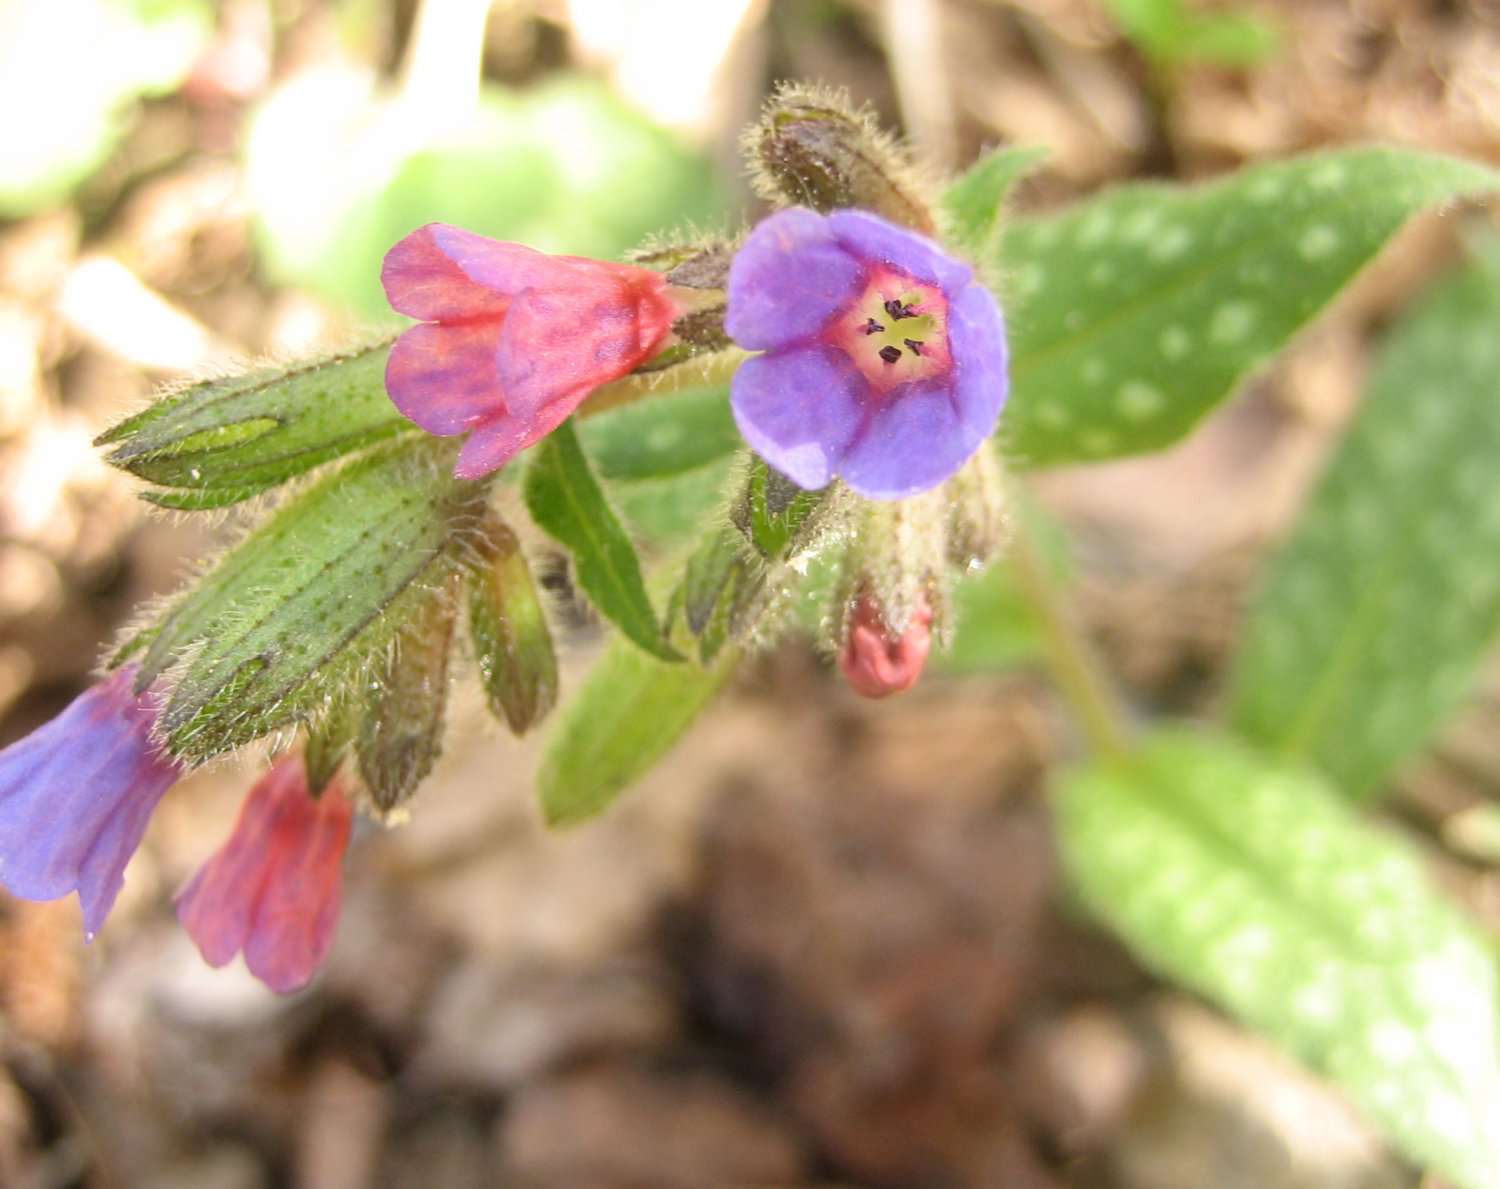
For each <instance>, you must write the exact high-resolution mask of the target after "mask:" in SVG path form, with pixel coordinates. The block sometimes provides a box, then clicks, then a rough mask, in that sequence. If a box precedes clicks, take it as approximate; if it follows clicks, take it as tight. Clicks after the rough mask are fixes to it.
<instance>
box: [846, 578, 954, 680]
mask: <svg viewBox="0 0 1500 1189" xmlns="http://www.w3.org/2000/svg"><path fill="white" fill-rule="evenodd" d="M931 650H932V608H931V607H930V606H929V605H928V604H927V603H926V602H925V601H923V602H922V603H920V604H919V605H918V607H917V608H916V610H915V611H913V612H912V615H911V617H910V619H909V620H908V621H907V624H906V626H905V628H904V629H903V630H901V631H900V632H899V633H898V632H897V631H894V630H892V628H891V627H890V626H889V625H888V624H887V623H886V621H885V616H884V615H883V614H882V613H881V610H880V607H879V606H878V605H877V604H876V602H875V600H874V598H872V597H871V596H870V595H869V594H868V593H866V594H861V595H860V596H859V598H858V599H857V601H856V602H855V605H854V614H853V616H852V617H851V618H850V621H849V636H848V639H847V640H845V642H844V650H843V652H842V653H840V655H839V668H840V669H842V670H843V671H844V676H845V678H847V679H848V682H849V686H850V688H851V689H853V690H854V692H855V693H857V694H859V695H860V696H861V697H865V698H887V697H890V695H891V694H899V693H903V692H905V691H906V690H909V689H910V688H911V687H912V686H914V685H915V684H916V683H917V678H919V677H920V676H922V669H923V667H924V666H925V665H926V664H927V654H928V653H929V652H930V651H931Z"/></svg>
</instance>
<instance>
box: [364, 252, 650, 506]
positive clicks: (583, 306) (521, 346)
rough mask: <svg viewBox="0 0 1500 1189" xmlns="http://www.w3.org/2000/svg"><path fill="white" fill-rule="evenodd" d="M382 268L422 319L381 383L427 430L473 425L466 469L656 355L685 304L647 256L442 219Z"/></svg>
mask: <svg viewBox="0 0 1500 1189" xmlns="http://www.w3.org/2000/svg"><path fill="white" fill-rule="evenodd" d="M380 279H381V282H382V283H383V284H384V285H385V291H386V296H387V297H388V298H389V300H390V303H391V305H392V307H393V308H395V309H396V310H398V311H399V312H401V313H403V314H409V315H411V316H412V317H413V318H420V319H422V320H423V324H422V325H420V326H414V327H412V328H411V329H410V330H408V331H406V332H405V333H404V334H403V335H402V336H401V337H400V338H399V339H398V340H397V341H396V345H395V346H394V347H393V348H392V349H391V356H390V360H389V362H388V363H387V364H386V373H385V385H386V391H387V392H388V393H389V394H390V397H391V400H392V402H393V403H394V404H395V406H396V408H398V409H399V410H400V411H401V413H402V415H403V416H405V417H407V418H409V419H410V420H412V421H414V422H416V424H417V425H419V426H421V427H422V428H423V429H425V430H426V431H427V432H428V433H432V434H437V435H438V436H440V437H451V436H453V435H455V434H461V433H467V434H468V435H469V438H468V440H467V441H466V442H465V443H464V445H463V449H462V451H461V452H460V454H459V456H458V464H457V466H455V467H454V474H456V475H457V476H458V477H459V478H461V479H477V478H480V477H481V476H483V475H487V474H489V472H491V471H493V470H495V469H496V468H498V467H500V466H502V465H504V464H505V463H506V462H507V461H509V459H511V458H512V457H513V456H514V455H516V454H518V453H519V452H520V451H521V450H524V449H525V448H526V447H527V446H530V445H531V444H532V443H534V442H536V441H539V440H540V439H541V438H543V437H545V436H546V435H547V434H549V433H551V432H552V431H553V430H554V429H556V428H557V427H558V426H559V425H560V424H562V422H563V421H565V420H566V419H567V417H568V416H569V414H571V413H572V412H573V410H574V409H576V408H577V407H578V406H579V405H580V404H581V403H582V402H583V400H584V398H585V397H587V396H588V395H589V393H591V392H592V391H593V390H594V389H596V388H598V387H599V386H600V385H601V384H605V383H608V382H609V381H610V380H616V379H619V378H620V377H621V376H623V375H625V374H627V373H628V372H631V371H633V370H634V369H635V368H636V367H638V366H639V365H640V364H642V363H644V362H645V361H646V360H648V359H650V358H651V357H652V356H654V355H655V354H656V353H657V352H658V351H659V350H660V349H661V347H662V344H663V343H664V341H665V340H666V338H667V336H668V335H669V334H670V333H671V330H672V322H673V320H674V319H675V318H676V317H677V316H678V312H679V311H678V309H677V306H676V305H675V304H674V303H673V301H672V300H671V298H670V297H669V296H668V294H667V284H666V281H665V279H664V278H663V277H662V275H661V274H660V273H655V272H652V271H651V270H650V269H645V268H637V267H635V266H634V265H629V264H615V263H612V262H610V261H607V260H589V259H586V258H584V257H581V256H548V255H545V254H544V253H541V252H537V251H534V250H533V249H531V248H527V247H524V246H522V245H521V244H512V243H502V242H500V241H498V240H492V239H487V238H486V237H485V236H482V235H476V234H475V233H474V232H472V231H465V230H463V228H461V227H451V226H449V225H448V224H446V223H429V224H428V225H427V226H425V227H420V228H418V229H417V230H416V231H413V232H412V233H411V234H410V235H408V236H407V237H406V238H405V239H403V240H401V241H400V242H399V243H398V244H396V246H395V247H393V248H392V249H391V250H390V251H389V252H388V253H386V257H385V264H384V266H383V267H382V269H381V273H380Z"/></svg>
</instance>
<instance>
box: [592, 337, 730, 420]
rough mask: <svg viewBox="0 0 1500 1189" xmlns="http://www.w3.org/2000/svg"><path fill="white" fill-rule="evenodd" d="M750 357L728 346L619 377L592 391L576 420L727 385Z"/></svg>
mask: <svg viewBox="0 0 1500 1189" xmlns="http://www.w3.org/2000/svg"><path fill="white" fill-rule="evenodd" d="M749 357H750V352H748V351H741V350H740V349H739V348H738V347H730V348H728V349H727V350H724V351H715V352H714V353H713V354H712V355H699V356H696V357H695V358H692V359H687V360H684V361H683V362H682V363H679V364H676V365H675V366H673V367H668V368H663V369H661V370H660V371H654V372H636V373H633V374H631V375H628V376H621V377H620V378H619V379H618V380H612V381H610V382H609V383H608V384H604V385H601V386H600V387H598V388H596V389H594V391H593V393H592V394H590V396H589V398H588V399H587V400H586V401H584V402H583V404H581V405H579V406H578V412H577V413H576V414H575V415H576V416H578V417H592V416H593V415H594V414H595V413H602V412H604V411H605V410H606V409H615V408H619V407H620V406H621V405H632V404H634V403H635V402H636V401H638V400H641V399H642V398H644V397H648V396H666V395H668V394H669V393H673V392H686V391H687V390H688V389H690V388H712V387H715V386H717V385H720V384H727V383H729V381H730V379H731V378H732V377H733V376H734V373H735V372H736V371H737V370H738V368H739V366H740V364H742V363H744V362H745V360H746V359H748V358H749Z"/></svg>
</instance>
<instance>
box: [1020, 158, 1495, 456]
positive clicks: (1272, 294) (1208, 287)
mask: <svg viewBox="0 0 1500 1189" xmlns="http://www.w3.org/2000/svg"><path fill="white" fill-rule="evenodd" d="M1497 187H1500V174H1497V173H1496V172H1495V171H1494V170H1491V169H1489V168H1487V167H1485V166H1482V165H1478V164H1475V163H1473V162H1470V161H1462V160H1459V159H1456V158H1452V157H1441V156H1436V155H1433V154H1429V153H1419V152H1412V151H1406V150H1400V149H1350V150H1344V151H1340V152H1334V153H1323V154H1316V155H1312V156H1307V157H1299V158H1295V159H1293V160H1290V161H1278V162H1274V163H1272V164H1269V165H1262V166H1258V167H1256V168H1254V169H1247V170H1244V171H1242V172H1241V173H1238V174H1235V175H1234V176H1232V177H1229V178H1226V179H1225V180H1223V181H1220V182H1216V183H1214V184H1212V185H1207V186H1198V187H1192V188H1185V189H1184V188H1178V187H1169V186H1161V185H1144V186H1127V187H1122V188H1120V189H1117V190H1112V191H1110V192H1109V193H1107V194H1105V195H1102V196H1101V197H1098V198H1095V199H1092V200H1090V201H1088V202H1085V203H1083V204H1081V205H1079V206H1078V207H1075V208H1074V209H1072V210H1070V211H1068V212H1067V213H1065V214H1062V215H1055V216H1048V217H1045V218H1039V219H1026V220H1022V221H1017V222H1012V223H1009V224H1007V225H1006V227H1005V228H1004V229H1003V230H1002V232H1001V235H1000V239H999V245H1000V246H999V256H1000V266H1001V268H1002V270H1003V272H1004V273H1005V274H1006V275H1008V276H1009V277H1011V279H1012V289H1013V293H1014V296H1013V299H1012V300H1011V301H1010V303H1009V309H1010V326H1011V333H1012V339H1011V345H1012V369H1011V370H1012V377H1013V382H1014V389H1013V391H1012V393H1011V397H1010V403H1009V407H1008V408H1007V409H1006V411H1005V416H1004V418H1003V419H1002V422H1001V424H1002V426H1003V427H1004V428H1005V432H1006V434H1007V440H1008V445H1009V447H1010V451H1011V453H1012V454H1013V455H1014V456H1015V458H1016V460H1017V461H1018V462H1019V463H1021V464H1023V465H1032V466H1037V465H1043V464H1051V463H1064V462H1080V461H1088V460H1091V459H1101V458H1113V457H1117V456H1119V455H1123V454H1134V453H1139V452H1141V451H1144V450H1153V449H1156V448H1158V447H1161V446H1166V445H1169V444H1170V443H1172V442H1174V441H1176V440H1177V439H1178V438H1180V437H1182V436H1183V435H1184V434H1186V433H1187V432H1188V430H1189V429H1191V428H1192V426H1193V425H1194V424H1195V423H1196V422H1197V421H1198V420H1199V418H1201V417H1202V416H1203V415H1204V414H1205V413H1207V412H1208V411H1209V410H1210V409H1212V408H1213V407H1214V406H1215V405H1217V404H1218V403H1219V402H1220V401H1222V400H1223V399H1224V398H1225V397H1227V396H1228V395H1229V394H1230V393H1231V392H1233V391H1234V389H1235V387H1236V386H1237V385H1238V384H1239V382H1240V381H1241V380H1242V379H1243V378H1244V377H1245V375H1247V374H1248V373H1249V372H1251V371H1253V370H1254V369H1255V368H1257V367H1260V366H1262V365H1263V364H1265V363H1266V362H1267V361H1268V360H1269V359H1270V358H1271V357H1272V356H1273V355H1274V354H1275V353H1276V352H1277V351H1279V350H1280V349H1281V348H1282V347H1284V346H1285V345H1286V343H1287V341H1288V340H1289V339H1290V338H1291V336H1292V335H1293V334H1295V333H1296V332H1297V331H1298V330H1300V329H1301V328H1302V327H1303V326H1305V325H1306V324H1307V323H1308V322H1309V321H1310V320H1311V319H1312V318H1313V316H1314V315H1316V314H1317V313H1318V312H1319V311H1320V310H1321V309H1322V308H1323V307H1324V306H1325V305H1326V304H1327V303H1328V302H1329V301H1330V300H1332V298H1333V297H1334V296H1335V295H1336V294H1337V293H1338V291H1339V290H1340V289H1341V288H1343V286H1344V285H1345V284H1347V283H1348V281H1349V280H1350V279H1351V278H1352V277H1353V276H1354V275H1355V273H1357V272H1358V271H1359V270H1360V269H1361V268H1362V267H1363V266H1364V265H1365V264H1366V263H1368V262H1369V260H1370V259H1371V258H1372V257H1373V256H1374V255H1375V254H1376V253H1377V252H1378V251H1379V250H1380V249H1381V247H1382V246H1383V245H1384V244H1385V243H1386V241H1387V240H1388V239H1389V238H1390V237H1391V236H1392V235H1393V234H1394V233H1395V232H1396V230H1397V229H1398V228H1400V226H1401V225H1402V224H1403V223H1404V222H1405V221H1406V220H1407V219H1408V218H1410V217H1411V216H1412V215H1414V214H1415V213H1416V212H1418V211H1420V210H1422V209H1423V208H1424V207H1428V206H1431V205H1433V204H1435V203H1440V202H1443V201H1445V200H1449V199H1453V198H1457V197H1462V196H1465V195H1474V194H1480V193H1484V192H1486V191H1490V190H1494V189H1496V188H1497Z"/></svg>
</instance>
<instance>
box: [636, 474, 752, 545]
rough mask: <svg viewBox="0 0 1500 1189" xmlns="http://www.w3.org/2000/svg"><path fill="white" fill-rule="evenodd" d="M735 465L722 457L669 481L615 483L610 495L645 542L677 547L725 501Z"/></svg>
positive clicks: (645, 480)
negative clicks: (727, 486) (726, 489)
mask: <svg viewBox="0 0 1500 1189" xmlns="http://www.w3.org/2000/svg"><path fill="white" fill-rule="evenodd" d="M734 466H735V464H734V458H733V456H732V455H724V456H723V457H720V458H716V459H714V461H712V462H710V463H708V464H707V465H705V466H701V467H698V468H696V469H695V470H691V471H683V472H682V473H681V474H680V475H673V476H671V477H670V478H666V479H643V480H640V481H639V482H634V483H614V484H612V485H611V486H610V494H611V495H612V496H613V497H614V499H615V501H616V502H617V503H618V504H619V505H620V512H621V514H622V515H623V516H624V517H625V520H626V521H627V522H628V523H629V524H630V526H631V528H632V529H633V530H635V531H636V532H637V533H638V534H640V536H641V537H643V538H644V539H645V540H646V541H649V542H651V543H653V544H656V545H660V546H671V545H676V544H680V543H682V542H684V541H689V540H692V539H693V538H694V537H696V536H697V534H698V533H699V532H701V531H702V529H703V522H704V520H705V518H706V517H708V516H709V515H710V514H712V513H713V512H714V511H715V510H716V509H717V508H718V507H719V506H720V505H721V504H722V503H723V502H724V498H725V496H724V489H725V485H726V484H727V483H728V482H729V475H730V473H731V472H732V471H733V470H734Z"/></svg>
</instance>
